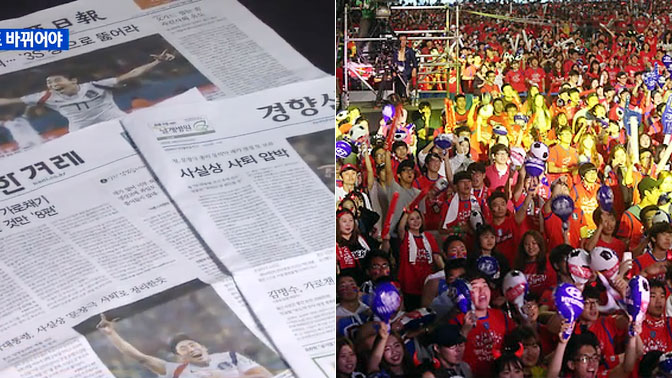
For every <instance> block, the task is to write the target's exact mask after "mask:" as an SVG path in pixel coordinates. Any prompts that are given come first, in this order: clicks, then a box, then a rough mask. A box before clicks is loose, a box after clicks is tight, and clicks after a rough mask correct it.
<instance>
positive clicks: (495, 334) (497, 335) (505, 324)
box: [453, 308, 514, 377]
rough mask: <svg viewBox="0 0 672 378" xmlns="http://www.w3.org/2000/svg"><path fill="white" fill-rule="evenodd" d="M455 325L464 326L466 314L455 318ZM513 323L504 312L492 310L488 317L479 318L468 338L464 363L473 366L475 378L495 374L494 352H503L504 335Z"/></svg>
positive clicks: (489, 310)
mask: <svg viewBox="0 0 672 378" xmlns="http://www.w3.org/2000/svg"><path fill="white" fill-rule="evenodd" d="M453 323H457V324H458V325H460V326H461V325H462V324H464V314H459V315H458V316H457V317H455V318H454V321H453ZM513 326H514V324H512V321H511V320H510V319H509V318H508V317H507V316H506V314H504V312H502V310H498V309H494V308H490V309H488V313H487V315H486V316H484V317H482V318H478V321H477V322H476V325H475V326H474V328H472V329H471V331H470V332H469V335H468V336H467V343H466V346H465V350H464V357H463V359H464V362H466V363H467V364H469V366H471V370H472V373H473V376H474V377H491V376H493V373H494V371H493V370H494V362H495V358H494V356H493V354H492V351H493V350H495V349H497V350H500V351H501V348H502V342H503V341H504V335H506V334H507V333H508V332H509V327H513Z"/></svg>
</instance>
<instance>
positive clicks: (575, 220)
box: [543, 208, 583, 251]
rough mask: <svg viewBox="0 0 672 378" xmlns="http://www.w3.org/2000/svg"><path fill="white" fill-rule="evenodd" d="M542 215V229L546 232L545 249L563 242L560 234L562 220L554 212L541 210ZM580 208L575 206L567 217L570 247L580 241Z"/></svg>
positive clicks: (575, 245)
mask: <svg viewBox="0 0 672 378" xmlns="http://www.w3.org/2000/svg"><path fill="white" fill-rule="evenodd" d="M543 215H544V231H545V232H546V242H547V245H546V247H547V249H548V250H549V251H550V250H551V249H553V248H555V247H557V246H558V245H560V244H564V242H565V241H564V238H563V236H562V220H561V219H560V218H559V217H558V216H557V215H555V214H553V213H552V212H551V213H546V212H543ZM582 218H583V216H582V214H581V210H579V209H577V208H575V209H574V213H573V214H572V215H571V216H570V217H569V219H568V220H567V222H568V223H569V244H570V245H571V246H572V247H575V248H576V247H578V246H579V242H580V241H581V224H582V222H583V219H582Z"/></svg>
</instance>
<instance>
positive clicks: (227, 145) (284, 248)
mask: <svg viewBox="0 0 672 378" xmlns="http://www.w3.org/2000/svg"><path fill="white" fill-rule="evenodd" d="M333 90H334V89H333V79H330V78H327V79H319V80H313V81H307V82H303V83H298V84H292V85H288V86H285V87H281V88H276V89H270V90H267V91H263V92H259V93H255V94H253V95H246V96H241V97H239V98H235V99H230V100H222V101H218V102H216V103H207V104H204V105H203V106H201V107H199V108H198V109H194V108H193V107H188V106H174V107H171V108H170V109H164V111H161V112H156V111H152V109H146V110H142V111H139V112H137V113H135V114H133V115H131V116H129V117H127V118H125V119H124V120H123V121H122V123H123V124H124V128H125V129H126V130H127V132H128V133H129V135H130V136H131V138H132V139H133V142H134V143H135V145H136V147H137V148H138V150H139V151H140V153H141V154H142V155H143V157H144V158H145V160H146V161H147V163H148V164H149V166H150V167H151V169H152V171H153V172H154V174H155V175H156V176H157V177H158V179H159V180H160V182H161V183H162V185H163V186H164V188H165V189H166V191H167V192H168V195H169V196H170V197H171V199H172V200H173V201H174V202H175V204H176V205H177V207H178V208H179V209H180V210H181V212H182V213H183V214H184V216H185V217H186V218H187V220H188V221H189V222H190V223H191V225H192V226H193V227H194V228H195V229H196V231H197V232H198V234H199V235H200V236H201V237H202V238H203V240H204V242H205V243H206V244H207V245H208V246H209V247H210V249H211V250H212V251H213V253H214V254H215V255H216V256H217V258H219V259H220V260H221V262H222V263H223V264H224V266H225V267H226V268H227V269H228V270H229V271H230V272H231V273H232V275H233V276H234V279H235V280H236V282H237V283H238V284H239V288H240V290H241V293H242V295H243V296H244V297H245V299H246V301H247V303H249V304H250V306H251V307H252V309H253V311H254V313H255V314H256V315H257V316H258V317H259V319H260V322H261V324H262V325H264V326H265V327H264V328H265V329H266V330H267V331H268V333H269V336H270V338H271V339H272V340H273V341H274V342H275V343H276V344H277V342H278V341H277V340H279V339H280V330H278V329H277V327H272V326H270V325H271V324H274V322H276V321H277V319H274V318H272V317H271V316H270V313H269V312H268V309H269V308H276V309H277V310H278V311H279V312H280V313H281V314H283V319H285V321H286V322H287V323H288V324H289V327H290V330H291V331H292V332H293V334H294V337H295V338H296V339H297V340H301V341H304V343H303V346H304V349H305V350H306V352H307V353H308V354H309V355H310V356H311V357H312V358H313V361H314V363H315V366H316V367H318V368H319V369H320V371H321V372H322V375H325V376H330V375H333V374H334V373H335V358H334V352H333V345H334V344H333V343H334V330H333V327H332V325H330V324H329V323H333V322H332V321H331V319H332V318H333V311H334V307H333V304H334V303H335V293H334V290H333V285H334V281H333V279H334V269H333V266H334V265H333V264H334V261H333V254H331V253H328V254H324V255H322V254H320V253H319V252H320V251H325V250H331V249H332V247H333V230H334V229H335V224H334V220H333V216H330V215H331V213H330V209H331V208H332V207H331V206H332V202H333V191H331V189H330V188H329V185H328V180H329V177H330V175H333V170H330V169H329V168H327V167H326V166H327V165H328V162H329V161H330V160H331V161H333V153H334V146H333V143H328V144H327V143H325V142H324V140H325V139H326V140H329V141H332V140H333V137H332V135H333V106H334V105H333ZM231 125H245V127H231ZM295 147H296V148H295ZM305 204H310V205H309V206H306V205H305ZM260 230H261V232H260ZM301 258H306V259H308V260H307V261H305V262H304V265H302V263H296V262H295V259H299V260H300V259H301ZM318 262H319V263H318ZM313 274H314V276H315V277H316V278H315V279H316V280H322V281H320V282H321V283H322V284H320V287H321V286H331V287H329V288H328V289H327V290H326V291H324V292H322V291H319V290H312V289H310V290H308V289H306V288H304V286H306V285H308V287H310V285H311V284H310V283H306V282H303V280H304V279H305V277H306V275H310V276H312V275H313ZM289 283H291V285H289V286H286V285H287V284H289ZM279 287H280V288H284V291H282V290H281V291H280V292H281V293H283V295H285V296H284V297H282V299H280V300H278V299H279V298H281V297H278V296H277V292H278V291H277V290H278V288H279ZM294 302H295V303H294ZM292 303H294V304H296V305H297V308H296V309H292V308H289V307H287V306H290V305H291V304H292ZM300 303H303V304H300ZM308 303H311V304H310V306H309V307H306V306H308ZM309 309H310V310H309ZM307 310H309V311H308V312H310V311H315V312H316V313H318V312H319V314H327V316H326V317H324V318H323V317H321V316H315V314H312V315H311V316H306V317H303V316H300V315H299V314H300V313H301V312H302V311H307ZM306 329H310V332H309V334H304V332H305V331H306ZM315 345H318V347H315ZM281 350H282V349H281ZM322 375H320V376H322Z"/></svg>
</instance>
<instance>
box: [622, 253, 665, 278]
mask: <svg viewBox="0 0 672 378" xmlns="http://www.w3.org/2000/svg"><path fill="white" fill-rule="evenodd" d="M666 262H667V259H665V258H664V259H663V260H662V261H658V260H656V258H655V257H653V254H652V253H651V251H650V250H647V251H646V252H644V253H643V254H642V255H639V256H637V257H636V258H635V260H634V261H633V264H632V269H631V270H630V273H631V274H632V275H633V276H636V275H638V274H639V273H641V272H642V271H643V270H644V269H646V268H647V267H649V266H651V265H653V264H656V263H666ZM647 278H648V279H656V280H659V281H663V282H665V273H661V274H659V275H657V276H654V277H647Z"/></svg>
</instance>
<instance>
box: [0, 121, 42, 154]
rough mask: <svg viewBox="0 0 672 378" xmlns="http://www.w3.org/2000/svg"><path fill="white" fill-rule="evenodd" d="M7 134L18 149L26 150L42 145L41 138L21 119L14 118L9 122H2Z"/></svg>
mask: <svg viewBox="0 0 672 378" xmlns="http://www.w3.org/2000/svg"><path fill="white" fill-rule="evenodd" d="M2 126H4V127H5V128H6V129H7V130H9V132H10V133H11V134H12V139H14V141H15V142H16V144H18V145H19V148H20V149H23V148H28V147H31V146H34V145H38V144H40V143H42V137H41V136H40V134H38V133H37V131H35V129H33V126H32V125H31V124H30V122H28V121H27V120H26V119H25V118H23V117H17V118H14V119H13V120H11V121H5V122H2Z"/></svg>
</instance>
